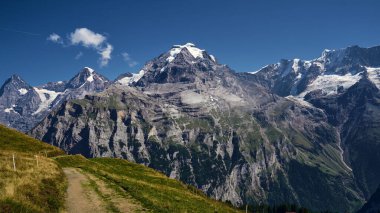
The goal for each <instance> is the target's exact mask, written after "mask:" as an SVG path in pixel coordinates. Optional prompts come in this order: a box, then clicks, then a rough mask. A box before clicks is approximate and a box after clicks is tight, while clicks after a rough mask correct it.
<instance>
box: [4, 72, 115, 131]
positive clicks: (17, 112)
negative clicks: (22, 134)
mask: <svg viewBox="0 0 380 213" xmlns="http://www.w3.org/2000/svg"><path fill="white" fill-rule="evenodd" d="M108 85H109V81H108V79H107V78H105V77H104V76H102V75H100V74H98V73H96V72H95V71H94V70H93V69H91V68H89V67H85V68H83V69H82V70H81V71H80V72H78V74H77V75H75V76H74V77H73V78H72V79H70V80H69V81H68V82H67V81H58V82H49V83H47V84H44V85H41V86H37V87H32V86H30V85H29V84H28V83H26V82H25V81H24V80H23V79H22V78H21V77H19V76H17V75H13V76H11V77H10V78H9V79H8V80H7V81H6V82H5V83H4V84H3V86H2V87H1V89H0V121H1V122H2V123H4V124H6V125H8V126H11V127H14V128H17V129H19V130H22V131H28V130H30V129H31V128H32V127H33V126H34V125H35V124H36V123H38V122H39V121H40V120H41V119H42V118H44V117H45V116H46V115H47V113H49V112H50V110H52V109H53V108H55V107H56V106H58V105H60V104H61V103H62V102H63V101H65V100H70V99H75V98H83V97H84V96H85V95H87V94H91V93H96V92H100V91H103V90H104V89H105V88H106V87H107V86H108Z"/></svg>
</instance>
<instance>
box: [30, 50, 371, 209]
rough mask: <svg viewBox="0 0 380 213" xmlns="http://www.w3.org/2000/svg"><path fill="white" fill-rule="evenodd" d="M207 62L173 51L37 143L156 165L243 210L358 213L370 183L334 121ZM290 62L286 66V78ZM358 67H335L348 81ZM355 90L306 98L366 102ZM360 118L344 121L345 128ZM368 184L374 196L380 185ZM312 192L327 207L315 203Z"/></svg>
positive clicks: (45, 131) (67, 114) (65, 117)
mask: <svg viewBox="0 0 380 213" xmlns="http://www.w3.org/2000/svg"><path fill="white" fill-rule="evenodd" d="M178 48H179V49H180V50H178ZM192 48H194V47H192ZM172 51H174V52H175V54H171V52H172ZM197 52H198V53H199V51H197ZM200 52H202V57H198V56H199V55H197V57H194V55H193V54H191V52H190V51H189V50H188V49H187V47H186V45H181V46H174V50H173V49H171V50H169V51H168V52H166V53H164V54H161V55H160V56H158V57H157V58H154V59H152V60H151V61H148V62H147V63H146V64H145V66H144V67H143V68H142V70H141V71H140V72H139V74H132V75H128V76H126V78H127V79H126V81H125V82H120V81H119V82H118V83H117V84H113V85H111V86H109V87H108V88H107V89H106V90H104V91H103V92H100V93H97V94H94V95H88V96H86V97H85V98H84V99H81V100H73V101H69V102H67V103H65V104H64V105H62V106H61V107H60V108H57V109H56V110H55V111H54V112H52V113H51V114H50V115H49V116H48V117H47V118H45V119H44V120H43V121H42V122H41V123H40V124H39V125H38V126H36V127H35V128H34V129H33V130H32V131H31V132H30V134H31V135H33V136H34V137H36V138H39V139H41V140H43V141H45V142H49V143H51V144H53V145H55V146H59V147H61V148H63V149H64V150H65V151H67V152H69V153H72V154H76V153H82V154H84V155H85V156H87V157H99V156H102V157H116V158H125V159H128V160H130V161H134V162H138V163H141V164H144V165H148V166H150V167H152V168H155V169H158V170H160V171H162V172H164V173H165V174H166V175H167V176H169V177H172V178H176V179H179V180H182V181H184V182H186V183H189V184H192V185H194V186H196V187H197V188H199V189H202V191H204V192H205V193H206V194H208V195H210V196H212V197H214V198H216V199H220V200H224V201H226V200H228V201H230V202H232V203H233V204H234V205H237V206H239V205H242V204H244V203H271V204H273V203H281V202H294V203H296V204H299V205H302V206H306V207H309V208H312V209H316V210H320V211H322V210H326V209H330V210H331V209H334V210H338V211H353V210H356V209H358V208H359V207H360V205H361V204H363V203H364V201H365V199H366V198H367V196H368V194H367V192H364V193H363V191H365V190H364V188H363V186H365V185H366V183H367V182H365V181H364V182H363V181H358V179H356V177H359V176H360V175H359V176H357V175H358V168H359V167H357V166H354V167H353V169H352V170H351V167H350V166H351V165H352V164H351V160H352V159H349V160H348V161H347V158H346V157H347V156H346V154H345V153H348V152H350V150H352V149H351V148H348V147H352V146H350V145H348V144H349V143H350V142H349V141H346V140H343V141H341V139H342V138H343V137H344V133H342V130H341V129H340V128H338V126H336V125H334V124H333V123H331V116H332V114H329V113H326V111H325V110H326V109H325V108H323V107H317V106H316V104H315V103H314V102H313V101H310V102H307V101H308V100H309V99H308V100H303V98H300V97H296V96H295V97H294V98H292V97H288V94H286V95H284V94H283V93H277V92H278V91H280V92H284V91H285V90H282V89H281V90H278V91H277V90H274V89H273V88H272V87H270V86H268V85H270V84H268V83H267V82H264V80H265V78H260V76H257V75H264V74H265V73H264V74H262V73H261V72H259V73H257V74H254V75H252V74H249V73H237V72H235V71H233V70H231V69H230V68H229V67H228V66H226V65H220V64H218V63H217V62H216V61H215V60H214V59H212V58H211V57H207V55H206V54H205V53H204V51H200ZM326 54H328V53H327V52H326ZM329 57H332V56H329ZM334 57H335V56H334ZM339 60H340V59H339ZM339 60H335V61H339ZM326 61H327V60H326ZM348 61H349V60H348ZM292 62H293V63H292V64H289V63H288V64H286V63H287V62H285V61H284V62H283V63H284V66H283V67H285V68H284V69H286V68H289V67H292V66H293V65H294V64H295V63H294V60H293V61H292ZM299 62H300V61H298V66H300V63H299ZM317 62H318V61H316V63H317ZM349 62H350V61H349ZM324 63H326V64H328V63H327V62H324ZM350 63H351V62H350ZM355 63H356V62H355ZM355 63H352V64H348V65H347V66H343V65H339V66H340V67H339V66H335V65H328V66H331V67H333V68H329V69H331V70H333V69H335V68H334V67H338V68H342V69H340V71H339V72H341V73H342V74H343V75H345V74H346V73H349V71H351V70H350V69H351V68H353V67H355V66H356V64H355ZM365 65H367V64H365ZM328 66H327V67H328ZM294 67H296V66H294ZM310 67H312V66H310ZM310 67H309V68H310ZM314 68H316V70H315V73H320V71H321V69H320V67H319V66H316V65H315V66H314ZM317 68H318V69H317ZM292 69H293V68H292ZM283 71H284V70H278V69H277V70H268V72H269V75H267V76H271V75H272V73H273V76H274V77H277V76H280V77H281V73H284V72H283ZM285 73H287V74H289V73H292V72H285ZM286 76H287V75H284V77H286ZM264 77H265V75H264ZM314 77H315V76H314ZM361 77H362V76H361ZM281 78H282V77H281ZM281 78H280V79H281ZM263 79H264V80H263ZM315 79H316V78H315ZM315 79H314V80H315ZM266 80H267V79H266ZM307 83H310V82H307ZM353 85H356V84H355V83H354V84H353ZM306 86H307V85H306ZM364 87H367V86H365V85H364ZM284 88H285V86H284ZM350 88H351V86H350V87H347V88H343V89H341V90H340V92H339V93H338V92H336V93H335V92H334V93H333V94H329V93H326V94H322V96H319V95H318V94H317V93H315V94H314V96H311V94H308V95H309V96H311V97H313V98H315V99H316V100H322V99H321V98H331V100H335V98H337V97H343V96H346V97H352V96H357V97H358V98H359V99H360V98H361V94H362V93H361V92H355V91H358V90H357V89H355V87H354V88H353V89H351V90H350ZM352 91H353V92H352ZM285 92H286V91H285ZM313 92H314V91H313ZM374 92H376V91H374ZM349 94H352V95H349ZM305 97H306V95H305ZM365 100H366V99H365ZM347 101H351V102H353V100H351V99H348V100H347ZM364 103H365V102H364ZM326 106H328V104H327V105H326ZM355 109H356V108H355V107H354V108H353V111H347V112H344V113H343V114H342V116H343V117H344V118H345V119H347V118H346V116H347V115H348V114H350V113H351V112H352V113H353V112H354V111H355ZM357 113H359V115H358V116H359V117H361V116H362V115H364V114H361V113H363V112H362V111H358V112H357ZM105 121H106V122H105ZM348 121H349V122H348V123H347V122H346V123H345V124H344V125H350V122H351V121H350V119H348ZM374 122H375V120H374ZM374 125H375V126H374V128H376V122H375V123H374ZM371 141H372V142H376V141H373V139H371ZM369 145H370V144H369ZM347 149H349V150H347ZM342 156H343V157H342ZM367 160H368V159H366V158H365V157H361V158H360V159H359V161H358V162H362V163H365V162H367ZM371 168H373V167H371ZM365 176H366V175H365V174H364V177H365ZM363 184H364V185H363ZM368 184H369V187H370V190H369V191H370V192H371V191H373V190H375V189H373V186H374V185H377V184H378V183H377V182H376V181H372V182H368ZM247 186H248V187H247ZM322 186H323V187H322ZM347 190H348V191H347ZM362 190H363V191H362ZM309 191H313V192H315V193H317V194H318V195H319V196H321V197H324V199H323V200H320V201H317V200H314V199H313V198H312V195H310V194H309ZM346 193H349V195H347V194H346Z"/></svg>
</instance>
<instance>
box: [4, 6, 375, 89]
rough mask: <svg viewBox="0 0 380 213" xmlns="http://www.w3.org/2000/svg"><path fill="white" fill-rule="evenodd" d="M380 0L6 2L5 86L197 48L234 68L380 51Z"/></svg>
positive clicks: (128, 67)
mask: <svg viewBox="0 0 380 213" xmlns="http://www.w3.org/2000/svg"><path fill="white" fill-rule="evenodd" d="M379 10H380V1H378V0H318V1H312V0H261V1H257V0H233V1H231V0H191V1H187V0H182V1H180V0H124V1H122V0H112V1H97V0H88V1H87V0H86V1H85V0H83V1H79V0H65V1H58V0H57V1H54V0H50V1H47V0H46V1H42V0H33V1H30V0H28V1H27V0H17V1H14V0H0V85H1V84H2V82H4V81H5V80H6V79H7V78H8V77H9V76H11V75H12V74H18V75H20V76H21V77H22V78H23V79H25V80H26V81H27V82H28V83H29V84H31V85H33V86H37V85H41V84H44V83H46V82H49V81H59V80H68V79H70V78H71V77H73V76H74V75H75V74H76V73H77V72H79V71H80V70H81V69H82V68H83V67H85V66H88V67H92V68H93V69H95V70H96V71H97V72H99V73H101V74H103V75H105V76H106V77H108V78H109V79H111V80H112V79H114V78H116V77H117V76H118V75H119V74H121V73H125V72H138V71H139V70H140V69H141V68H142V67H143V66H144V64H145V63H146V62H147V61H149V60H151V59H153V58H154V57H157V56H158V55H160V54H161V53H164V52H167V51H168V50H169V49H170V48H171V47H172V45H175V44H184V43H187V42H192V43H194V44H196V46H197V47H199V48H201V49H205V50H206V51H207V52H208V53H209V54H212V55H214V56H215V57H216V58H217V60H218V61H219V62H220V63H222V64H227V65H228V66H230V67H231V68H232V69H234V70H236V71H240V72H242V71H256V70H258V69H259V68H261V67H263V66H265V65H267V64H271V63H276V62H278V61H279V60H280V59H292V58H301V59H313V58H317V57H319V56H320V54H321V52H322V51H323V50H324V49H339V48H344V47H347V46H351V45H359V46H362V47H371V46H376V45H380V24H379V23H380V12H379Z"/></svg>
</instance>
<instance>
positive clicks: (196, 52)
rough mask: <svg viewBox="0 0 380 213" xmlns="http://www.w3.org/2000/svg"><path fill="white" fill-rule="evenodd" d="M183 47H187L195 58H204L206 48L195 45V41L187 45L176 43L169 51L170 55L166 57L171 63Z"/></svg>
mask: <svg viewBox="0 0 380 213" xmlns="http://www.w3.org/2000/svg"><path fill="white" fill-rule="evenodd" d="M183 48H186V49H187V50H188V51H189V52H190V54H191V55H192V56H193V57H194V58H203V52H204V50H201V49H199V48H197V47H195V45H194V44H193V43H186V44H185V45H174V46H173V48H172V49H171V50H170V51H169V54H170V56H169V57H168V58H167V59H166V61H168V62H169V63H170V62H172V61H173V60H174V59H175V57H176V56H177V54H178V53H180V52H181V51H182V49H183Z"/></svg>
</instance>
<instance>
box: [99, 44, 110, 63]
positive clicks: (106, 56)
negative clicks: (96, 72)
mask: <svg viewBox="0 0 380 213" xmlns="http://www.w3.org/2000/svg"><path fill="white" fill-rule="evenodd" d="M112 50H113V47H112V45H111V44H108V43H107V46H106V47H105V48H103V49H102V50H100V51H99V54H100V55H101V58H100V65H101V66H106V65H107V64H108V62H109V60H111V52H112Z"/></svg>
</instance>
